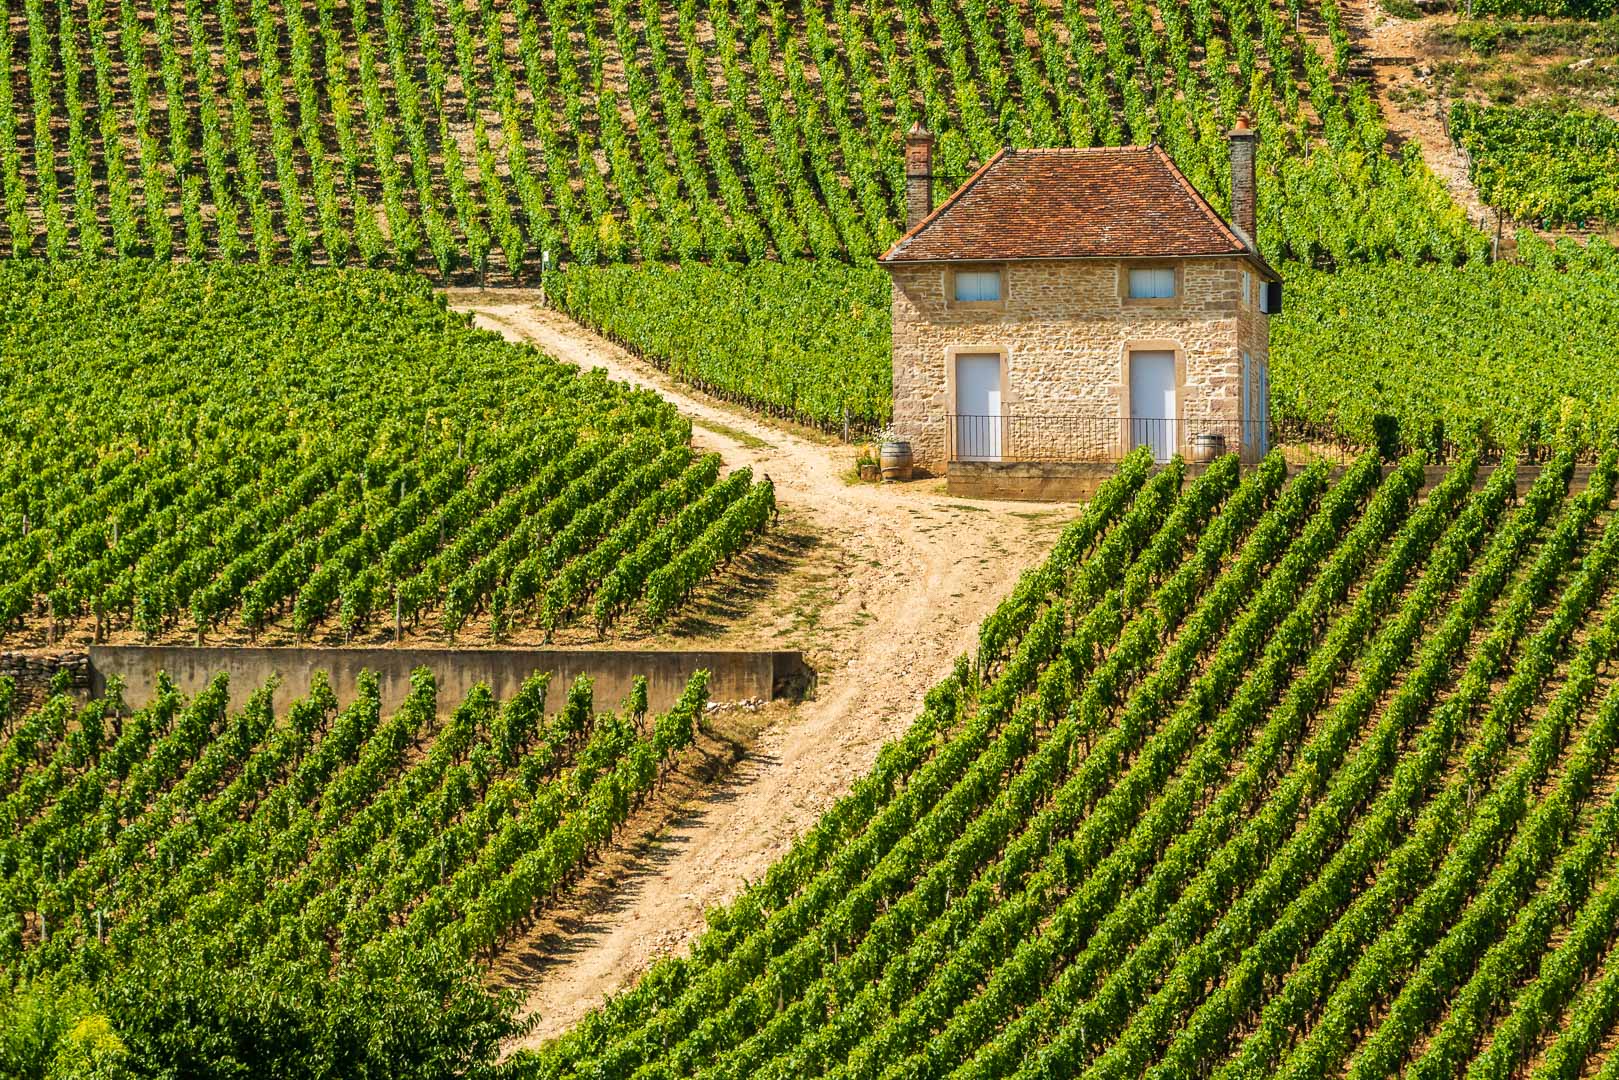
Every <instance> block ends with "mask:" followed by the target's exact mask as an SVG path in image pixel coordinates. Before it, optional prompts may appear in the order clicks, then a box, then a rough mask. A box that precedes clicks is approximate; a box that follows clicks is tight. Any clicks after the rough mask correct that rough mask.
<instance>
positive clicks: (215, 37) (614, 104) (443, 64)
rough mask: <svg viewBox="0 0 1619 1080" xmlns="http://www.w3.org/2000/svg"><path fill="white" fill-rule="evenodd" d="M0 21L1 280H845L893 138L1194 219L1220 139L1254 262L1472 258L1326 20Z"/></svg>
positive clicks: (233, 3)
mask: <svg viewBox="0 0 1619 1080" xmlns="http://www.w3.org/2000/svg"><path fill="white" fill-rule="evenodd" d="M0 23H3V24H5V25H9V26H10V28H11V31H12V32H11V34H10V35H0V209H3V212H0V249H7V250H11V251H13V252H15V253H18V254H23V253H33V254H39V253H46V254H50V255H52V256H57V255H61V254H65V253H68V252H72V251H82V252H87V253H95V252H106V251H117V252H124V253H131V252H146V253H152V254H155V255H157V256H158V257H160V258H168V257H169V256H170V255H172V254H175V253H185V254H188V255H190V256H192V257H216V256H217V257H224V258H227V259H232V260H241V259H253V258H256V259H258V260H261V261H266V260H277V261H280V260H290V261H292V262H294V263H304V262H309V261H317V262H331V263H339V264H341V263H349V262H364V263H366V264H371V265H376V264H381V263H391V264H394V265H401V266H416V265H433V266H436V267H437V268H438V270H439V271H440V272H441V273H444V274H450V273H457V274H463V275H464V274H466V273H468V272H470V273H475V274H478V275H482V274H484V273H486V272H494V273H497V274H499V273H502V272H504V273H506V274H510V273H513V272H514V271H515V272H528V273H532V272H533V271H535V270H537V269H539V268H540V267H541V265H542V263H543V260H544V256H545V253H546V252H549V253H550V254H551V256H552V263H551V264H552V265H555V261H556V260H557V259H558V258H561V257H563V256H566V257H569V258H572V259H576V260H581V261H586V262H589V261H600V260H607V261H612V260H616V259H619V258H624V257H634V256H638V257H641V258H661V257H666V256H676V257H682V258H684V257H688V256H700V257H705V258H717V257H745V258H757V257H761V256H764V255H766V254H771V253H774V254H777V255H780V256H783V257H789V258H791V257H796V256H799V255H803V254H815V255H819V256H846V257H853V258H860V257H867V256H871V255H873V254H875V253H877V252H879V251H881V250H882V249H883V248H884V247H886V246H887V244H888V243H889V242H890V241H892V239H893V238H894V237H895V236H896V235H897V232H898V225H899V222H900V221H901V219H902V216H903V190H902V189H903V182H904V178H903V164H902V161H901V153H902V147H901V140H900V132H902V131H904V130H905V129H906V128H908V127H909V126H910V125H911V124H912V123H914V122H917V121H922V122H924V123H926V124H927V125H929V126H930V127H932V128H933V129H934V130H935V131H936V132H937V133H938V135H939V150H938V169H937V172H938V173H939V175H938V177H937V184H938V186H939V187H940V189H941V190H949V189H950V188H952V187H954V186H955V185H956V184H958V183H959V182H960V181H961V180H962V179H964V178H965V177H966V176H967V175H968V173H969V172H970V171H971V170H972V169H973V168H974V167H975V166H976V165H977V164H978V163H981V162H982V161H984V160H986V159H987V158H988V157H989V156H990V155H992V154H993V153H994V152H995V151H996V150H997V149H999V148H1000V147H1002V146H1003V145H1013V146H1030V145H1091V144H1099V143H1108V144H1116V143H1121V142H1135V143H1147V142H1152V141H1156V142H1158V143H1160V144H1161V145H1163V146H1164V147H1166V148H1167V149H1168V150H1169V151H1170V153H1171V154H1172V155H1173V156H1174V157H1175V159H1176V160H1177V162H1178V163H1179V164H1180V165H1181V167H1182V168H1183V169H1184V170H1185V171H1186V172H1187V174H1188V176H1190V177H1191V178H1192V180H1193V182H1194V183H1195V184H1197V185H1198V186H1199V187H1200V188H1201V189H1202V190H1203V191H1204V192H1205V193H1206V194H1208V195H1209V196H1210V198H1211V199H1213V200H1214V201H1215V202H1216V204H1217V205H1219V204H1223V202H1224V199H1225V194H1224V193H1225V189H1226V185H1227V183H1228V175H1227V169H1226V167H1225V159H1226V148H1225V140H1224V138H1223V135H1224V133H1225V131H1226V130H1228V129H1229V128H1231V127H1232V126H1233V125H1234V124H1235V123H1236V121H1237V119H1238V117H1239V116H1240V115H1242V114H1245V113H1246V114H1248V115H1250V116H1251V117H1252V119H1253V122H1254V123H1255V125H1256V126H1257V127H1258V129H1259V130H1260V132H1261V134H1262V136H1263V139H1262V147H1261V152H1260V173H1261V176H1260V184H1261V198H1260V205H1261V207H1262V208H1263V218H1262V222H1261V225H1260V229H1259V238H1258V239H1259V241H1260V244H1261V246H1262V247H1263V248H1264V249H1265V251H1266V253H1267V255H1269V256H1271V257H1272V258H1273V259H1274V258H1280V257H1282V256H1284V255H1292V256H1294V257H1297V258H1302V259H1307V260H1313V259H1317V258H1323V259H1326V258H1330V259H1333V260H1337V261H1345V260H1350V261H1355V260H1361V259H1368V258H1370V259H1380V258H1383V257H1385V256H1388V255H1394V254H1399V255H1404V256H1407V257H1417V256H1433V257H1437V258H1439V259H1441V260H1444V261H1453V260H1456V259H1458V258H1461V257H1464V256H1466V255H1468V254H1473V253H1477V252H1479V251H1481V250H1482V244H1483V237H1482V236H1481V235H1480V234H1477V233H1475V232H1474V231H1473V230H1472V228H1471V227H1470V226H1469V225H1468V224H1467V221H1466V217H1465V215H1464V214H1463V213H1462V212H1461V211H1460V210H1458V209H1457V208H1456V207H1455V206H1454V205H1452V204H1451V202H1450V200H1449V198H1448V196H1447V195H1446V193H1445V191H1444V189H1443V187H1442V186H1440V185H1439V184H1438V183H1437V181H1435V180H1434V178H1433V176H1432V175H1431V174H1430V173H1428V171H1427V170H1426V168H1425V167H1423V166H1422V164H1421V162H1420V160H1417V159H1415V158H1412V159H1406V158H1400V157H1393V156H1390V155H1388V154H1387V153H1386V152H1385V149H1384V144H1385V133H1384V130H1383V127H1382V124H1381V121H1380V120H1379V118H1378V115H1377V109H1376V106H1375V104H1374V102H1373V101H1372V99H1371V97H1370V96H1369V94H1368V89H1367V86H1366V85H1365V84H1364V83H1363V82H1361V81H1358V80H1357V79H1356V78H1354V77H1352V76H1351V75H1350V73H1349V68H1348V60H1349V57H1348V47H1349V41H1348V37H1347V32H1346V30H1345V28H1344V26H1343V25H1342V20H1341V17H1340V13H1339V5H1338V4H1337V2H1336V0H1324V2H1322V3H1321V4H1320V6H1319V7H1311V8H1310V9H1309V10H1308V11H1303V10H1300V9H1298V8H1297V7H1295V6H1290V5H1289V4H1287V3H1285V2H1283V0H1215V2H1208V0H1200V2H1198V3H1194V4H1191V5H1189V6H1186V7H1183V6H1181V5H1180V4H1169V3H1163V4H1160V3H1156V2H1150V0H1129V2H1127V3H1119V2H1117V0H1087V2H1084V3H1081V2H1079V0H971V2H966V0H876V2H873V3H869V4H862V5H855V4H852V3H850V2H849V0H794V2H787V0H769V2H766V3H760V2H759V0H682V2H680V3H676V4H661V3H656V2H655V0H607V2H601V0H480V2H479V3H477V4H475V5H471V6H469V5H467V4H464V3H447V2H445V0H380V2H379V3H377V4H375V5H373V4H370V3H354V2H352V0H314V2H313V3H309V4H303V3H299V4H296V5H293V4H288V3H285V2H284V0H251V2H249V0H156V2H154V0H120V2H119V3H117V4H112V3H108V2H107V0H7V2H6V3H5V4H0ZM1313 38H1320V39H1321V40H1323V41H1324V42H1326V43H1327V48H1326V53H1325V54H1324V53H1323V52H1322V51H1321V50H1318V49H1317V47H1316V45H1315V44H1313V40H1312V39H1313ZM1306 148H1308V151H1309V152H1308V153H1305V152H1304V151H1305V150H1306Z"/></svg>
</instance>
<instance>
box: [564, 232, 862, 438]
mask: <svg viewBox="0 0 1619 1080" xmlns="http://www.w3.org/2000/svg"><path fill="white" fill-rule="evenodd" d="M548 283H549V285H550V298H551V300H552V302H554V303H555V304H557V306H559V307H560V308H561V309H562V310H563V311H566V312H567V313H568V314H569V315H571V316H573V317H574V318H575V319H578V320H579V321H580V322H583V323H585V324H586V325H587V326H591V327H593V328H595V329H596V330H598V331H600V332H601V333H603V334H605V335H606V336H607V337H610V338H612V339H613V340H615V341H618V342H620V343H622V344H624V345H625V346H627V347H628V348H630V349H631V350H633V351H634V352H636V353H637V354H639V355H641V356H643V357H645V358H647V359H649V360H651V361H652V362H653V363H655V364H657V365H658V366H659V367H661V368H663V369H665V370H667V371H668V372H670V373H671V374H673V375H674V376H675V377H677V378H679V379H680V380H682V381H683V382H688V383H691V384H692V385H694V386H698V387H700V388H701V389H703V390H705V391H707V392H708V393H711V394H715V395H717V396H720V397H723V398H727V399H730V400H733V401H740V402H743V403H745V404H747V405H749V406H751V407H753V408H755V409H759V410H761V411H764V412H768V413H771V414H773V415H777V416H785V417H788V418H791V419H793V420H798V421H801V422H804V423H810V424H814V425H816V426H818V427H823V428H826V429H827V430H830V431H837V432H841V431H842V429H843V425H844V423H845V421H847V422H848V424H849V425H850V428H851V432H860V431H866V430H870V429H873V428H875V427H879V426H881V425H882V424H883V423H884V422H885V421H886V420H887V419H888V414H889V395H890V388H889V381H890V363H889V356H888V345H889V343H888V337H889V310H888V309H889V283H888V274H887V273H886V272H885V271H882V270H878V269H876V268H875V267H850V266H846V265H844V264H842V263H837V262H829V261H817V262H799V263H790V264H781V263H774V262H761V263H753V264H749V265H745V266H738V265H725V266H707V265H703V264H700V263H686V264H684V265H682V266H678V267H675V266H663V265H660V264H652V265H644V266H611V267H588V268H587V267H574V268H573V269H571V270H569V271H567V272H566V273H562V274H553V275H551V277H550V278H549V279H548Z"/></svg>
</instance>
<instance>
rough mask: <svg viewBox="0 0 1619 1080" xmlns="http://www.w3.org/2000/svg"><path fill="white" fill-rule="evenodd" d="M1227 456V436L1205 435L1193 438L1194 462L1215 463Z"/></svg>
mask: <svg viewBox="0 0 1619 1080" xmlns="http://www.w3.org/2000/svg"><path fill="white" fill-rule="evenodd" d="M1224 456H1225V436H1224V435H1218V434H1204V435H1193V436H1192V460H1193V461H1205V462H1207V461H1215V460H1217V459H1219V458H1222V457H1224Z"/></svg>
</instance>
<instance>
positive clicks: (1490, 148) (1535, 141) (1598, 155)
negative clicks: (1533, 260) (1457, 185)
mask: <svg viewBox="0 0 1619 1080" xmlns="http://www.w3.org/2000/svg"><path fill="white" fill-rule="evenodd" d="M1450 134H1451V137H1452V138H1454V139H1455V140H1456V141H1457V142H1459V143H1461V145H1462V146H1463V147H1465V148H1466V149H1467V152H1468V155H1469V161H1470V162H1471V165H1472V170H1471V175H1472V178H1473V182H1474V183H1475V184H1477V185H1478V188H1479V194H1481V195H1482V196H1483V197H1484V200H1485V201H1486V202H1488V203H1490V204H1491V205H1492V206H1497V207H1500V208H1501V210H1503V211H1505V212H1506V213H1507V214H1509V215H1511V216H1512V217H1514V218H1517V219H1518V220H1520V221H1530V222H1535V223H1538V224H1540V225H1542V226H1543V227H1545V228H1552V227H1553V226H1558V225H1568V224H1573V225H1577V226H1578V227H1580V228H1582V229H1583V228H1586V227H1587V226H1588V225H1590V226H1593V227H1594V226H1596V225H1598V224H1599V223H1601V222H1619V121H1615V120H1613V119H1611V118H1610V117H1608V116H1606V115H1604V114H1602V113H1598V112H1585V111H1580V110H1570V109H1562V108H1548V107H1542V106H1527V105H1486V106H1479V105H1472V104H1469V103H1468V102H1457V103H1456V104H1455V105H1454V106H1452V107H1451V110H1450Z"/></svg>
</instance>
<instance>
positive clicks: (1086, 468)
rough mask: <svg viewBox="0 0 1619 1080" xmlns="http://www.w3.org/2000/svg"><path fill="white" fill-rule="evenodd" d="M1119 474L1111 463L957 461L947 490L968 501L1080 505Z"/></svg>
mask: <svg viewBox="0 0 1619 1080" xmlns="http://www.w3.org/2000/svg"><path fill="white" fill-rule="evenodd" d="M1115 471H1117V466H1116V465H1114V464H1113V463H1111V462H1094V461H1093V462H1056V461H955V462H951V464H950V472H949V473H948V474H947V478H946V482H945V489H946V490H947V491H948V492H949V493H950V494H951V495H956V496H960V497H961V498H966V499H1014V500H1016V499H1026V500H1029V501H1031V502H1078V501H1081V500H1084V499H1089V498H1090V497H1091V496H1093V495H1095V494H1096V489H1097V488H1099V487H1101V486H1102V484H1103V483H1104V482H1105V481H1106V480H1107V478H1108V477H1110V476H1112V475H1113V473H1114V472H1115Z"/></svg>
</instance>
